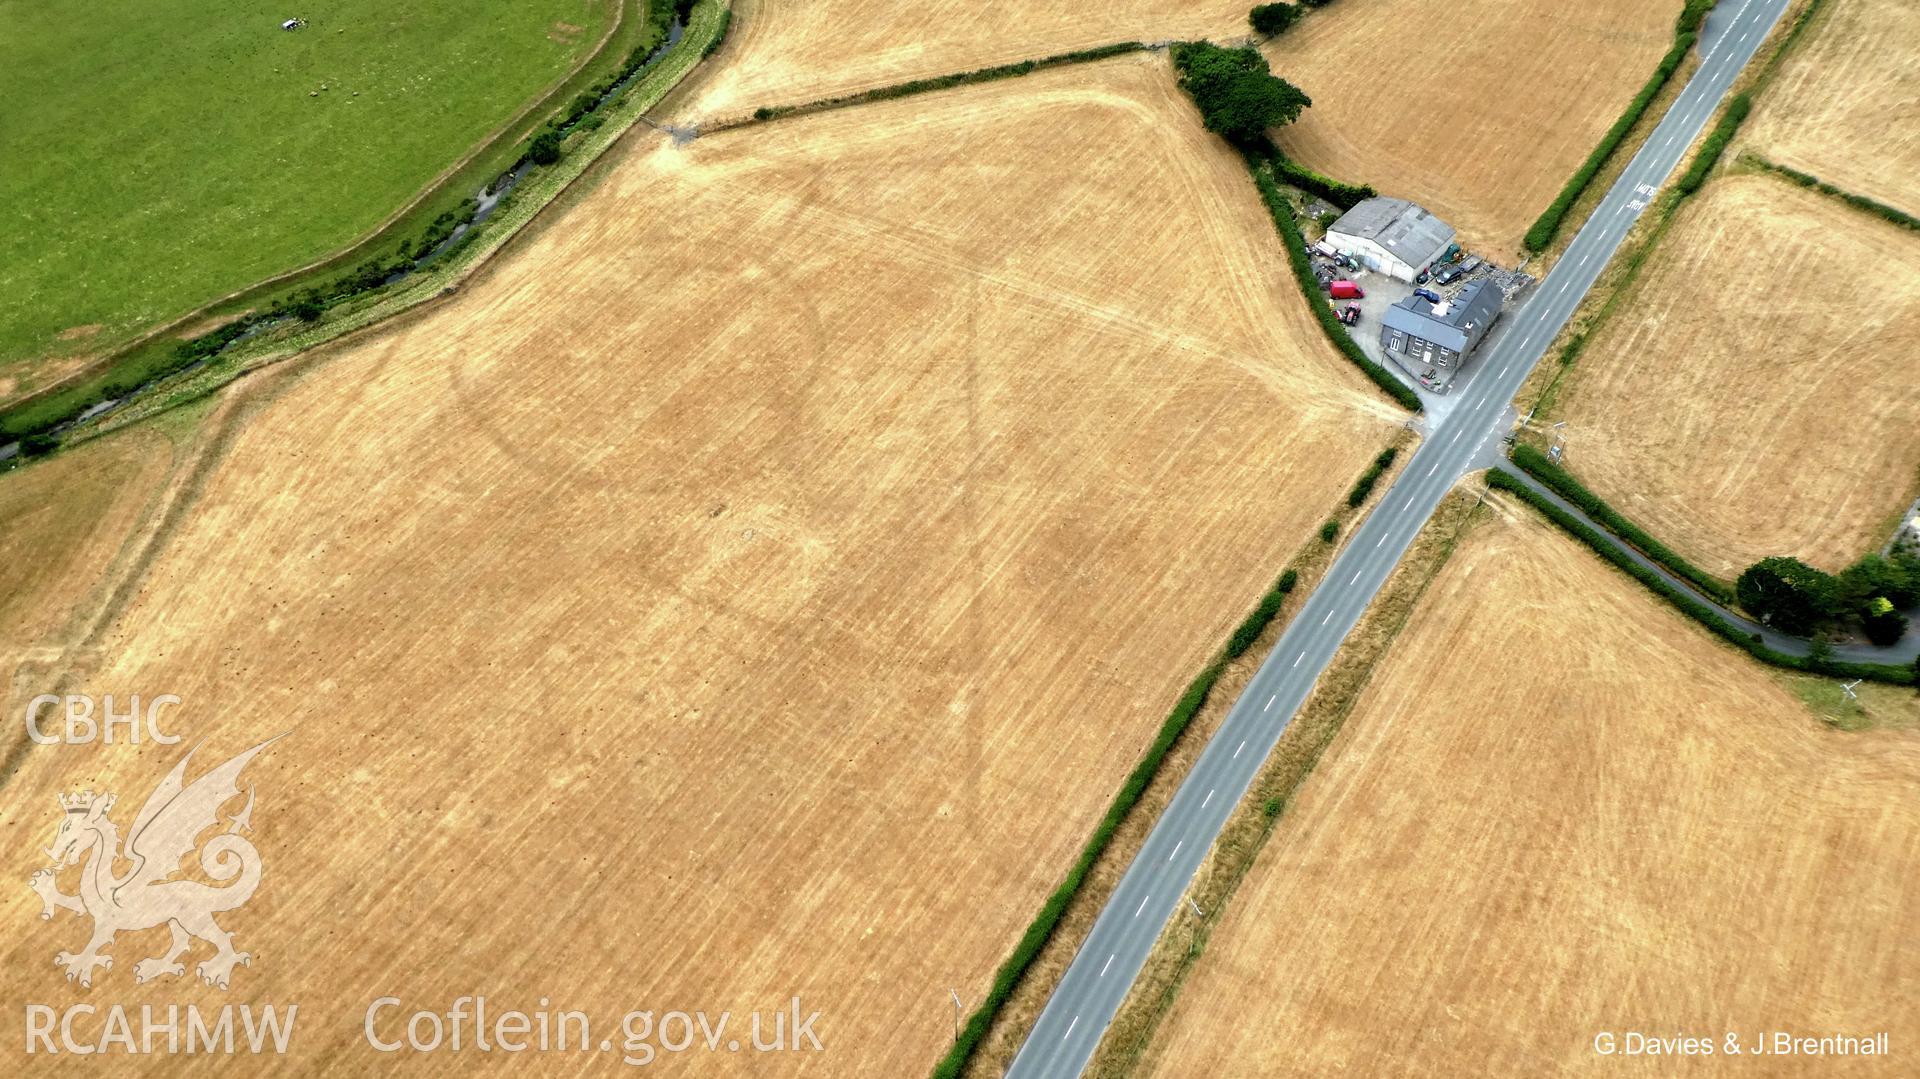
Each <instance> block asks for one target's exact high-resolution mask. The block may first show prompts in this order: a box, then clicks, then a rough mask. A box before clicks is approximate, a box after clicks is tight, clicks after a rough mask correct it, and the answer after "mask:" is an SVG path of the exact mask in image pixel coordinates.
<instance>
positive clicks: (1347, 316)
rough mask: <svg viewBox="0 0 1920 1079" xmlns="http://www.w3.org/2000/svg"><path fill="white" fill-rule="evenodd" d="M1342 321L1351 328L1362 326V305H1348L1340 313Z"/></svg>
mask: <svg viewBox="0 0 1920 1079" xmlns="http://www.w3.org/2000/svg"><path fill="white" fill-rule="evenodd" d="M1340 321H1342V322H1344V323H1346V324H1347V325H1349V326H1358V325H1360V305H1359V304H1357V303H1350V304H1348V305H1347V306H1346V307H1345V308H1344V309H1342V310H1341V312H1340Z"/></svg>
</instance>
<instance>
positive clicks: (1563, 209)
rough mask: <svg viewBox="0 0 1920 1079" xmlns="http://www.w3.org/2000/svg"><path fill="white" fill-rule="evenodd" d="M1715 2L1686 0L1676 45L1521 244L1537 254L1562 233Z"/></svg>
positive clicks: (1686, 50)
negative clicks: (1582, 198) (1564, 225)
mask: <svg viewBox="0 0 1920 1079" xmlns="http://www.w3.org/2000/svg"><path fill="white" fill-rule="evenodd" d="M1715 3H1716V0H1686V5H1685V6H1684V7H1683V8H1682V9H1681V12H1680V17H1679V18H1678V19H1677V20H1675V22H1674V28H1673V45H1672V46H1671V47H1670V48H1668V49H1667V52H1666V55H1664V56H1662V57H1661V58H1660V62H1659V63H1658V64H1656V65H1654V69H1653V75H1652V76H1651V77H1649V78H1648V79H1647V82H1646V85H1644V86H1642V87H1641V88H1640V92H1639V93H1638V94H1635V95H1634V97H1633V100H1631V101H1629V102H1628V103H1627V108H1626V111H1624V112H1622V113H1621V114H1620V118H1619V119H1617V120H1615V121H1614V122H1613V126H1612V127H1609V128H1608V129H1607V130H1606V133H1605V134H1603V135H1601V136H1600V141H1599V143H1598V144H1596V145H1595V146H1594V148H1593V149H1592V150H1591V151H1590V152H1589V153H1588V154H1587V159H1586V160H1585V161H1583V162H1581V164H1580V167H1579V168H1577V169H1575V170H1574V172H1573V176H1571V177H1570V178H1569V179H1568V180H1567V182H1566V185H1565V186H1564V187H1562V188H1561V189H1560V193H1559V194H1558V195H1556V196H1554V199H1553V201H1552V202H1550V203H1548V204H1547V208H1546V209H1545V210H1543V211H1541V213H1540V216H1539V217H1538V218H1537V219H1535V221H1534V223H1533V225H1532V227H1530V228H1528V229H1527V232H1526V235H1525V237H1523V238H1522V240H1521V246H1523V247H1525V248H1526V250H1527V251H1528V252H1530V253H1532V254H1536V255H1537V254H1539V253H1540V252H1542V251H1545V250H1546V249H1547V248H1549V247H1551V246H1553V239H1554V237H1555V236H1557V235H1558V234H1559V232H1560V225H1561V223H1562V222H1563V221H1564V220H1565V219H1566V216H1567V214H1568V212H1569V211H1571V210H1572V209H1573V206H1574V204H1575V203H1577V202H1579V201H1580V196H1581V195H1583V194H1585V193H1586V191H1587V187H1588V186H1589V185H1590V184H1592V183H1593V180H1594V178H1595V177H1596V176H1598V175H1600V172H1601V170H1602V169H1604V168H1606V166H1607V162H1608V161H1610V160H1612V158H1613V155H1614V154H1615V153H1616V152H1617V151H1618V150H1619V149H1620V146H1621V144H1622V143H1624V142H1625V141H1626V138H1627V135H1628V134H1629V133H1631V132H1632V131H1633V129H1634V128H1635V127H1636V126H1638V125H1639V123H1640V120H1641V118H1642V117H1643V116H1645V115H1646V112H1647V109H1648V107H1650V106H1651V105H1652V104H1653V102H1654V99H1655V98H1657V97H1659V96H1660V92H1661V91H1662V90H1664V89H1666V86H1667V83H1668V82H1670V81H1671V80H1672V79H1673V74H1674V72H1676V71H1678V70H1680V65H1681V64H1682V63H1683V62H1685V60H1686V58H1687V55H1688V54H1689V53H1691V52H1692V51H1693V46H1694V44H1695V43H1696V42H1698V41H1699V40H1700V33H1699V31H1700V25H1701V23H1703V22H1705V21H1706V17H1707V13H1708V12H1709V11H1711V10H1712V9H1713V7H1714V5H1715Z"/></svg>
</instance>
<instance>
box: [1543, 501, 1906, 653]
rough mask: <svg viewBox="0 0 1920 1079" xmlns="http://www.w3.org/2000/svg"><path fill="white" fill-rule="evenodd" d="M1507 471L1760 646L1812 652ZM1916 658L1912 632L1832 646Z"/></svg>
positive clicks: (1801, 640) (1838, 650) (1802, 641)
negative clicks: (1895, 637)
mask: <svg viewBox="0 0 1920 1079" xmlns="http://www.w3.org/2000/svg"><path fill="white" fill-rule="evenodd" d="M1507 471H1508V472H1509V473H1511V474H1512V475H1513V478H1514V479H1517V480H1519V481H1520V482H1521V483H1524V484H1526V485H1527V486H1528V487H1531V488H1533V490H1534V491H1535V493H1537V494H1539V495H1540V497H1542V498H1544V499H1546V500H1547V501H1549V502H1552V503H1553V504H1554V505H1555V506H1558V507H1559V508H1560V509H1561V510H1562V511H1564V512H1565V513H1567V514H1570V515H1571V516H1573V517H1574V518H1576V519H1578V520H1580V521H1581V522H1583V523H1585V524H1586V525H1587V527H1589V528H1591V529H1593V530H1594V531H1595V532H1596V533H1598V534H1599V535H1600V538H1601V539H1603V540H1605V541H1606V542H1608V543H1610V544H1612V545H1613V547H1614V548H1615V549H1616V550H1618V551H1620V552H1621V553H1622V554H1624V555H1626V556H1627V557H1628V558H1629V559H1631V560H1633V561H1634V562H1637V563H1639V564H1640V565H1641V566H1643V567H1645V568H1646V569H1649V570H1651V571H1653V572H1654V573H1655V574H1657V575H1658V576H1659V577H1660V578H1661V579H1662V580H1664V581H1666V582H1667V583H1668V584H1669V585H1672V586H1673V587H1675V588H1677V589H1679V590H1680V591H1681V592H1683V593H1686V594H1687V595H1689V596H1692V597H1693V598H1694V600H1695V601H1696V602H1699V603H1704V604H1706V605H1707V606H1709V607H1711V608H1713V609H1714V610H1715V611H1718V612H1719V613H1720V617H1722V618H1724V619H1726V620H1727V621H1728V622H1731V623H1733V625H1734V626H1735V627H1737V628H1738V629H1739V630H1740V632H1742V633H1747V634H1759V636H1760V643H1761V644H1764V645H1766V646H1767V647H1768V648H1771V649H1773V650H1774V651H1776V652H1785V653H1786V654H1787V655H1790V656H1804V655H1807V654H1808V653H1810V652H1812V651H1813V646H1812V643H1811V642H1810V641H1808V640H1807V639H1806V638H1805V637H1794V636H1790V635H1788V634H1785V633H1782V632H1780V631H1779V630H1777V629H1772V628H1770V627H1767V626H1763V625H1761V624H1760V623H1758V622H1755V621H1754V620H1753V619H1751V618H1748V617H1747V616H1746V615H1743V614H1741V613H1740V612H1738V611H1735V610H1733V609H1731V608H1729V607H1727V606H1726V605H1724V604H1722V603H1721V602H1720V601H1718V600H1716V599H1714V598H1713V597H1712V596H1709V595H1706V594H1705V593H1703V592H1701V591H1700V590H1699V589H1697V588H1695V587H1693V585H1692V584H1691V583H1689V582H1687V581H1685V580H1683V579H1681V578H1680V576H1679V575H1677V574H1675V573H1674V572H1673V571H1671V570H1669V569H1667V567H1665V566H1663V565H1661V564H1660V563H1658V562H1655V561H1654V560H1653V559H1651V558H1648V557H1647V556H1646V555H1644V554H1641V553H1640V552H1639V551H1638V550H1635V549H1634V548H1633V546H1632V545H1630V544H1627V543H1624V542H1622V541H1621V540H1620V538H1619V537H1618V536H1615V535H1614V534H1613V533H1611V532H1609V531H1607V528H1606V526H1605V525H1603V524H1601V523H1600V522H1598V521H1596V520H1594V519H1593V518H1592V517H1589V516H1588V515H1587V513H1586V511H1585V510H1582V509H1581V508H1580V507H1578V506H1576V505H1574V504H1573V503H1571V502H1568V501H1567V500H1566V499H1564V498H1561V497H1560V496H1559V495H1558V494H1557V493H1555V492H1554V490H1553V489H1552V488H1551V487H1548V486H1547V485H1546V484H1544V483H1541V482H1540V481H1539V480H1536V479H1534V478H1533V477H1532V476H1530V475H1528V474H1527V473H1525V472H1523V471H1521V470H1520V468H1519V467H1518V466H1515V465H1509V466H1508V467H1507ZM1915 656H1920V630H1912V629H1910V630H1908V631H1907V635H1906V636H1904V637H1902V638H1900V639H1899V640H1898V641H1895V642H1894V643H1892V644H1888V645H1877V644H1860V643H1857V642H1851V641H1843V642H1841V643H1838V644H1835V645H1833V658H1834V659H1837V660H1840V661H1842V662H1846V663H1890V664H1896V665H1898V664H1907V663H1912V662H1913V660H1914V657H1915Z"/></svg>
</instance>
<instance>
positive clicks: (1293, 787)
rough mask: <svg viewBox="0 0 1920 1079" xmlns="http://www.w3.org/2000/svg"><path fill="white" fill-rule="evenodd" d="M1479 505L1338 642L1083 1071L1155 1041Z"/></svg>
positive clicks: (1104, 1073) (1137, 1057)
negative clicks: (1247, 881) (1257, 864)
mask: <svg viewBox="0 0 1920 1079" xmlns="http://www.w3.org/2000/svg"><path fill="white" fill-rule="evenodd" d="M1478 505H1479V503H1478V499H1477V498H1476V497H1475V495H1474V494H1473V493H1472V492H1470V491H1467V490H1464V489H1463V490H1456V491H1454V492H1453V493H1452V494H1449V495H1448V496H1447V498H1446V500H1444V501H1443V502H1442V503H1441V504H1440V508H1439V509H1438V510H1437V511H1435V514H1434V516H1433V518H1432V519H1431V520H1430V521H1428V523H1427V525H1426V527H1425V528H1423V529H1422V530H1421V533H1420V535H1419V537H1418V538H1416V539H1415V541H1414V544H1413V546H1412V548H1411V549H1409V550H1408V552H1407V556H1406V557H1405V558H1404V559H1402V560H1401V563H1400V565H1399V566H1398V567H1396V568H1395V569H1394V571H1393V576H1392V577H1390V578H1389V579H1388V581H1387V585H1386V587H1385V588H1384V589H1383V590H1382V591H1381V593H1380V595H1379V596H1377V597H1376V598H1375V599H1374V601H1373V603H1372V604H1370V605H1369V606H1368V607H1367V612H1366V614H1364V615H1363V616H1362V617H1361V619H1360V622H1359V624H1358V625H1356V626H1355V627H1354V629H1353V632H1352V633H1350V634H1348V636H1347V639H1346V641H1345V642H1343V643H1342V644H1341V646H1340V650H1339V651H1338V652H1337V653H1335V655H1334V658H1333V662H1332V663H1331V664H1329V665H1328V667H1327V670H1326V672H1325V673H1323V674H1322V675H1321V676H1320V680H1319V681H1318V682H1317V683H1316V684H1315V686H1314V689H1313V693H1312V695H1311V696H1309V697H1308V698H1307V701H1306V703H1305V704H1303V705H1302V706H1301V707H1300V711H1299V712H1298V713H1297V714H1296V715H1295V716H1294V717H1293V719H1292V721H1291V722H1290V723H1289V724H1288V726H1287V729H1286V732H1285V733H1284V734H1282V735H1281V737H1280V742H1279V744H1278V745H1276V746H1275V747H1274V751H1273V753H1272V754H1271V755H1269V756H1268V758H1267V760H1266V761H1265V763H1264V764H1263V765H1262V767H1261V770H1260V773H1259V774H1258V775H1257V776H1255V777H1254V781H1253V785H1252V786H1251V787H1250V788H1249V789H1248V791H1247V796H1246V797H1245V798H1243V799H1241V801H1240V804H1239V805H1238V806H1237V807H1236V808H1235V809H1234V813H1233V815H1232V816H1231V817H1229V818H1228V820H1227V824H1226V827H1225V828H1223V829H1222V830H1221V833H1220V838H1219V839H1218V840H1217V841H1216V842H1215V843H1214V846H1213V849H1212V851H1211V852H1209V854H1208V857H1207V860H1206V861H1205V862H1204V863H1202V865H1201V868H1200V871H1199V872H1198V873H1197V874H1195V876H1194V880H1193V883H1192V885H1191V886H1190V889H1189V891H1188V893H1187V894H1188V897H1189V898H1190V899H1191V900H1192V901H1193V902H1194V904H1196V905H1197V906H1198V907H1199V908H1200V910H1201V911H1203V912H1204V913H1203V914H1201V915H1199V916H1192V915H1191V911H1192V908H1191V907H1188V908H1186V909H1185V910H1184V911H1183V913H1182V915H1181V916H1179V917H1177V918H1176V919H1175V920H1174V921H1173V922H1171V923H1169V924H1168V926H1167V928H1166V929H1165V930H1164V931H1162V933H1161V935H1160V939H1159V941H1157V942H1156V943H1155V945H1154V949H1153V951H1152V952H1151V953H1150V954H1149V955H1148V957H1147V962H1146V965H1145V967H1143V968H1142V970H1141V972H1140V977H1139V978H1138V979H1137V980H1136V981H1135V982H1134V988H1133V990H1132V992H1131V993H1130V994H1129V995H1128V997H1127V1000H1126V1002H1125V1004H1124V1005H1122V1007H1121V1009H1120V1011H1119V1013H1118V1014H1117V1015H1115V1017H1114V1021H1113V1025H1112V1026H1111V1027H1109V1028H1108V1031H1107V1035H1106V1037H1105V1038H1103V1039H1102V1040H1101V1043H1100V1048H1099V1049H1098V1050H1097V1051H1096V1052H1095V1054H1094V1057H1093V1060H1092V1061H1091V1062H1090V1064H1089V1066H1088V1068H1087V1072H1086V1074H1087V1075H1089V1076H1095V1077H1099V1079H1114V1077H1118V1076H1124V1075H1129V1074H1132V1073H1133V1072H1135V1071H1136V1070H1137V1069H1138V1067H1139V1065H1140V1064H1141V1063H1142V1061H1143V1059H1144V1058H1145V1056H1146V1054H1147V1053H1148V1051H1149V1050H1150V1048H1151V1046H1152V1045H1153V1035H1154V1032H1155V1031H1156V1030H1157V1029H1158V1027H1159V1024H1160V1022H1161V1021H1162V1020H1163V1019H1164V1018H1165V1017H1166V1015H1167V1013H1168V1011H1169V1009H1170V1008H1171V1007H1172V1005H1173V1002H1174V1000H1175V998H1176V997H1177V996H1178V995H1179V992H1180V989H1181V986H1182V985H1184V984H1185V981H1186V977H1187V975H1188V974H1189V973H1191V971H1192V969H1193V966H1194V964H1195V963H1196V962H1197V961H1198V960H1199V958H1200V956H1201V955H1203V954H1204V953H1205V951H1206V946H1207V942H1208V940H1209V938H1210V937H1211V936H1212V933H1213V930H1214V929H1215V927H1217V926H1218V925H1219V922H1220V919H1221V917H1222V916H1223V914H1224V913H1225V911H1226V909H1227V907H1228V905H1229V904H1230V903H1231V902H1232V900H1233V896H1234V894H1235V892H1237V891H1238V889H1239V887H1240V884H1241V882H1242V881H1243V880H1244V879H1245V878H1246V875H1247V873H1248V871H1249V870H1251V869H1252V867H1253V864H1254V860H1255V859H1256V858H1257V857H1258V856H1259V854H1260V851H1261V849H1262V848H1263V847H1264V846H1265V845H1266V843H1267V840H1268V839H1269V838H1271V837H1272V835H1273V833H1274V831H1275V830H1276V829H1277V827H1278V825H1279V824H1280V821H1281V820H1282V819H1283V818H1284V816H1285V813H1286V809H1287V807H1288V806H1289V805H1290V804H1292V802H1293V799H1294V797H1295V795H1296V794H1297V793H1298V792H1299V790H1300V787H1301V785H1302V784H1304V783H1305V782H1306V779H1307V777H1308V776H1309V775H1310V774H1312V772H1313V769H1314V767H1315V766H1316V765H1318V764H1319V762H1320V760H1321V758H1322V757H1323V756H1324V755H1325V753H1326V751H1327V748H1328V747H1329V746H1330V745H1331V744H1332V742H1333V740H1334V738H1335V736H1337V735H1338V734H1339V733H1340V729H1341V727H1342V726H1343V725H1344V724H1345V722H1346V719H1347V716H1348V715H1350V714H1351V713H1352V711H1353V706H1354V703H1355V702H1356V701H1357V700H1359V697H1360V694H1361V692H1362V691H1363V690H1365V689H1366V686H1367V683H1368V682H1369V681H1370V680H1371V679H1372V677H1373V672H1374V669H1375V667H1376V666H1377V665H1378V664H1379V662H1380V660H1381V659H1382V658H1383V657H1384V656H1385V655H1386V651H1387V647H1388V646H1389V645H1390V644H1392V642H1393V640H1394V638H1395V637H1397V636H1398V635H1399V633H1400V630H1401V629H1402V628H1403V627H1404V626H1405V625H1406V623H1407V619H1408V618H1410V617H1411V616H1412V614H1413V611H1414V608H1415V607H1416V606H1417V605H1418V604H1419V601H1420V597H1421V596H1422V595H1423V594H1424V593H1425V592H1426V590H1427V586H1428V585H1429V584H1431V583H1432V581H1433V579H1434V577H1435V575H1437V574H1438V573H1439V571H1440V568H1441V567H1442V566H1444V565H1446V562H1447V559H1448V558H1449V557H1450V556H1451V555H1452V554H1453V551H1454V549H1455V548H1456V547H1457V546H1458V545H1459V542H1460V540H1461V539H1462V538H1464V537H1465V536H1466V535H1467V533H1468V531H1469V530H1470V528H1471V525H1472V523H1473V521H1474V520H1475V519H1476V510H1477V508H1478Z"/></svg>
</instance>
